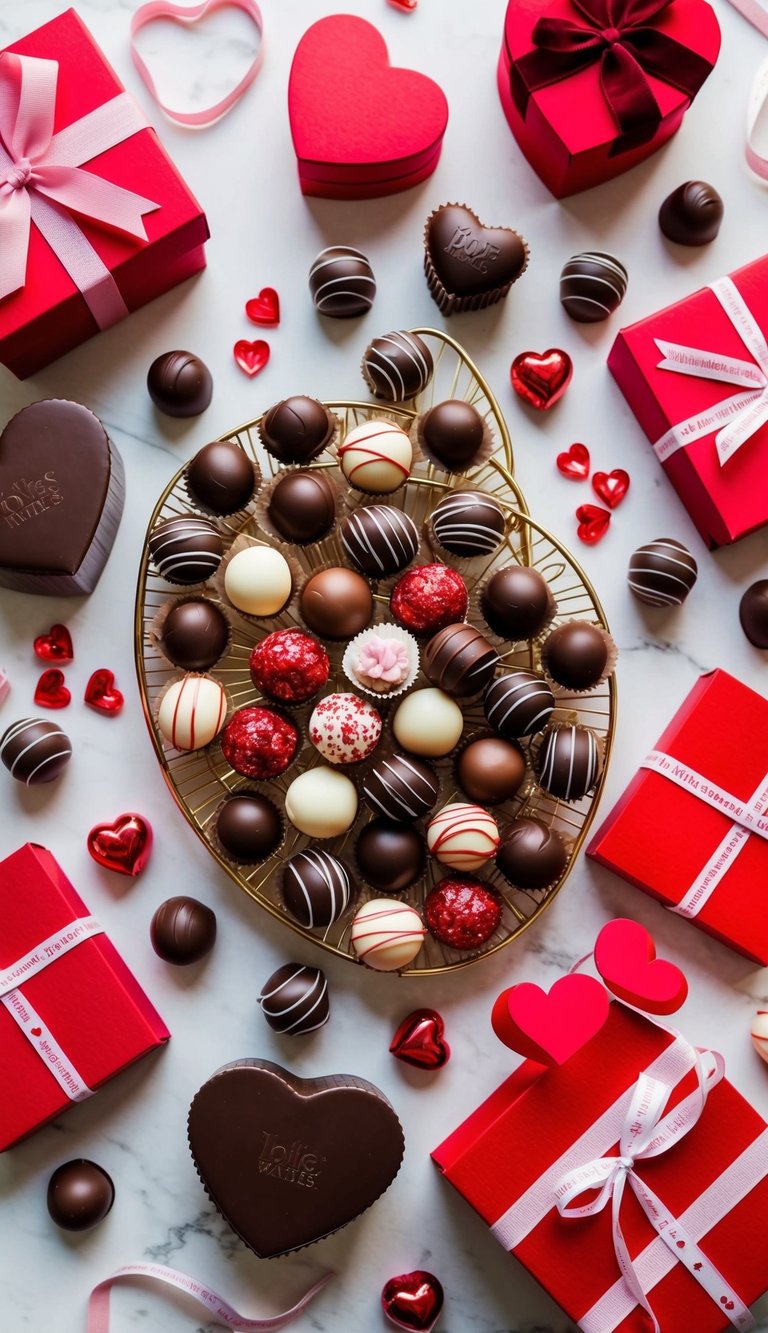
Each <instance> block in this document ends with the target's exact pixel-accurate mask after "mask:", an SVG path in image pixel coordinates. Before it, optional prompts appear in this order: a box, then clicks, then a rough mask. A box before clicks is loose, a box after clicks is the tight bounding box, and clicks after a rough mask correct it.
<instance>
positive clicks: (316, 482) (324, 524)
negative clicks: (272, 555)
mask: <svg viewBox="0 0 768 1333" xmlns="http://www.w3.org/2000/svg"><path fill="white" fill-rule="evenodd" d="M267 516H268V518H269V521H270V523H271V524H272V527H273V528H274V529H275V532H276V533H277V534H278V536H279V537H282V538H283V539H284V541H287V542H295V543H296V545H297V546H308V545H309V544H310V543H311V542H317V541H320V538H321V537H325V535H326V533H328V532H330V530H331V528H332V527H333V522H334V519H335V517H336V493H335V491H334V489H333V486H332V485H331V483H330V481H329V480H328V478H327V477H326V475H325V473H324V472H321V471H320V470H319V468H303V469H298V470H297V471H295V472H286V473H285V475H284V476H282V477H279V478H278V480H277V481H276V482H275V485H274V487H273V489H272V492H271V494H270V497H269V504H268V505H267Z"/></svg>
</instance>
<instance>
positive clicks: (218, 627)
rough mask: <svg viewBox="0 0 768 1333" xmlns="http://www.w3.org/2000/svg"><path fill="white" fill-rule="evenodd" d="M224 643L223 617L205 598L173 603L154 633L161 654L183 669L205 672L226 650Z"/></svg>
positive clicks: (226, 632)
mask: <svg viewBox="0 0 768 1333" xmlns="http://www.w3.org/2000/svg"><path fill="white" fill-rule="evenodd" d="M228 643H229V625H228V623H227V618H226V616H225V615H224V612H223V611H222V610H221V609H220V608H219V607H218V606H217V605H216V603H215V602H211V601H209V600H208V598H207V597H191V598H189V599H188V600H187V601H184V602H177V603H176V605H175V606H173V607H171V609H170V611H169V612H168V615H167V616H166V618H165V620H164V622H163V626H162V629H161V631H160V634H159V636H158V645H159V647H160V649H161V651H162V653H163V654H164V656H165V657H167V658H168V661H169V662H172V663H173V665H174V666H177V667H181V668H182V669H183V670H184V671H208V670H209V668H210V667H212V666H214V664H215V663H216V662H218V660H219V658H220V657H221V656H222V654H223V653H224V652H226V648H227V644H228Z"/></svg>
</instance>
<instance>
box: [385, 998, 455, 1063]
mask: <svg viewBox="0 0 768 1333" xmlns="http://www.w3.org/2000/svg"><path fill="white" fill-rule="evenodd" d="M444 1031H445V1028H444V1025H443V1020H442V1018H441V1017H440V1015H439V1014H438V1013H437V1012H436V1010H434V1009H416V1010H414V1012H413V1013H412V1014H409V1015H408V1017H407V1018H404V1019H403V1021H402V1023H401V1024H400V1026H399V1028H398V1029H397V1031H396V1033H395V1035H394V1037H393V1038H392V1041H391V1042H390V1044H389V1049H390V1052H391V1054H392V1055H394V1056H395V1057H396V1058H397V1059H398V1060H403V1061H404V1062H405V1064H407V1065H415V1066H416V1068H417V1069H442V1067H443V1065H444V1064H445V1063H446V1061H447V1060H448V1059H450V1055H451V1048H450V1046H449V1045H448V1043H447V1042H446V1041H444V1040H443V1033H444Z"/></svg>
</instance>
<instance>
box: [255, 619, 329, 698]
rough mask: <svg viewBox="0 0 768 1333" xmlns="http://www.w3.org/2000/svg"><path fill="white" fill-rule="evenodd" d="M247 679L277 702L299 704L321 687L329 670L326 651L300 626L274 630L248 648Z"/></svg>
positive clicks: (326, 678)
mask: <svg viewBox="0 0 768 1333" xmlns="http://www.w3.org/2000/svg"><path fill="white" fill-rule="evenodd" d="M248 666H249V669H250V672H251V680H252V681H253V683H254V685H255V686H256V688H257V690H263V691H264V693H265V694H269V695H271V697H272V698H273V699H277V700H279V702H280V703H286V704H302V703H306V701H307V699H311V698H312V695H313V694H317V692H318V690H320V689H322V687H323V685H325V683H326V681H327V680H328V677H329V675H330V673H331V663H330V661H329V658H328V654H327V652H326V651H325V648H324V647H323V645H322V644H321V643H318V641H317V639H313V638H312V635H311V634H305V633H304V631H303V630H301V629H277V630H274V632H273V633H272V634H267V636H266V638H264V639H262V640H261V642H260V643H257V644H255V646H254V647H253V648H252V649H251V655H250V658H249V659H248Z"/></svg>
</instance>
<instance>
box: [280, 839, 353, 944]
mask: <svg viewBox="0 0 768 1333" xmlns="http://www.w3.org/2000/svg"><path fill="white" fill-rule="evenodd" d="M282 890H283V902H284V903H285V905H286V907H287V908H288V911H289V912H290V913H291V915H292V916H295V918H296V920H297V921H300V922H301V924H302V926H307V927H308V929H309V930H314V928H315V927H316V926H332V925H333V923H334V921H338V919H339V917H340V916H343V915H344V913H345V912H346V910H347V908H348V907H349V904H350V902H351V900H352V885H351V883H350V880H349V875H348V873H347V867H346V866H345V865H343V864H342V862H341V861H339V860H338V859H337V857H335V856H331V853H330V852H325V851H322V850H315V849H314V848H311V847H308V848H307V849H306V851H303V852H297V853H296V855H295V856H292V857H291V859H290V861H289V862H288V863H287V865H286V866H285V868H284V870H283V882H282Z"/></svg>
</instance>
